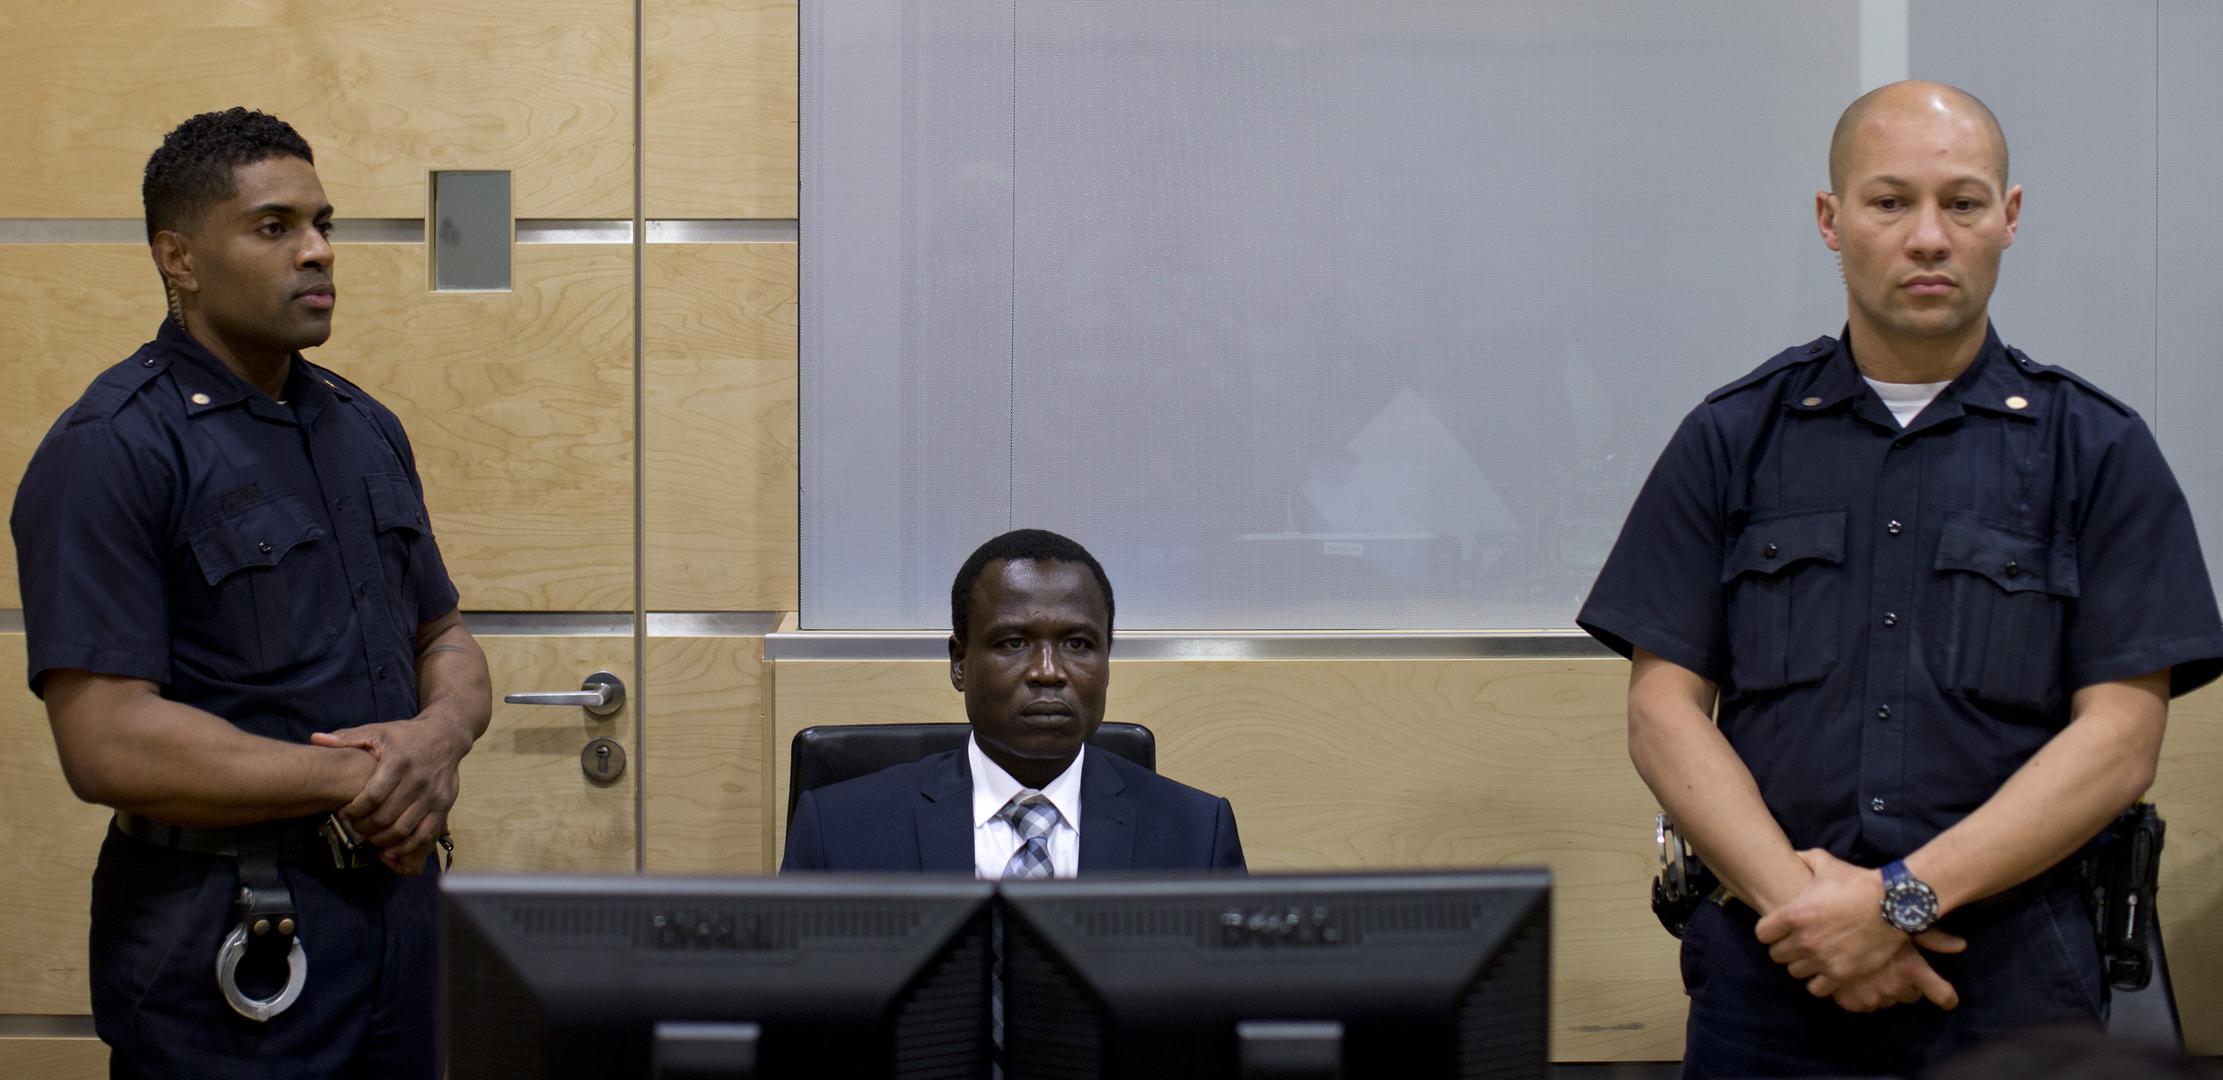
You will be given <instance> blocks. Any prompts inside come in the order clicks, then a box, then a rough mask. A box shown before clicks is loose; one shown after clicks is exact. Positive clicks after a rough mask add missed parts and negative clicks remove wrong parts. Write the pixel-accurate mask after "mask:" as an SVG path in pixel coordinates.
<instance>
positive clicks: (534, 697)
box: [502, 671, 625, 716]
mask: <svg viewBox="0 0 2223 1080" xmlns="http://www.w3.org/2000/svg"><path fill="white" fill-rule="evenodd" d="M502 700H503V701H506V702H509V703H510V704H512V705H570V706H573V707H575V708H581V709H585V710H586V711H587V712H588V713H590V714H592V715H595V716H610V715H613V714H615V713H616V712H617V711H618V710H619V709H622V708H624V707H625V683H624V682H623V681H621V680H619V678H618V677H617V676H615V675H612V674H610V673H609V672H607V671H597V672H595V673H594V674H592V675H589V676H587V677H586V679H585V680H584V681H582V682H580V683H579V688H578V689H577V690H554V691H547V692H533V693H523V694H503V695H502Z"/></svg>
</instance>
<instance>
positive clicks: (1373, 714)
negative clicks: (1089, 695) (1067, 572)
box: [770, 660, 2223, 1061]
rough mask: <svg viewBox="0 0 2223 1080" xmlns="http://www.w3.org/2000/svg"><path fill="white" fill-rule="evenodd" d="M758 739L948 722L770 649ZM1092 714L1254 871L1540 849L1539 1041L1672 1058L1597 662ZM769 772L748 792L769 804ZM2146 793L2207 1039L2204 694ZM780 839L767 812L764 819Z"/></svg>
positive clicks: (1294, 676) (1302, 675)
mask: <svg viewBox="0 0 2223 1080" xmlns="http://www.w3.org/2000/svg"><path fill="white" fill-rule="evenodd" d="M772 667H773V669H774V676H775V680H774V684H773V685H774V708H775V712H774V718H775V723H774V728H773V731H774V736H773V742H772V747H771V752H772V753H774V754H776V755H779V758H780V760H781V761H784V760H785V754H786V746H787V742H788V740H789V739H790V738H791V737H792V736H793V735H794V733H795V732H796V731H798V730H800V729H801V728H803V727H807V726H809V725H811V724H839V723H893V722H905V721H953V720H959V719H962V717H963V703H962V701H961V700H960V699H959V697H958V696H957V694H956V693H955V692H954V691H952V690H951V689H950V688H949V681H948V677H947V667H946V665H944V664H942V663H940V662H932V661H923V662H890V661H883V662H835V661H781V662H778V663H775V664H773V665H772ZM1115 671H1116V676H1117V677H1116V678H1114V679H1113V682H1112V696H1111V702H1110V705H1109V707H1108V710H1107V715H1108V716H1109V717H1110V718H1113V719H1130V720H1136V721H1139V722H1141V723H1145V724H1148V725H1150V726H1151V727H1152V728H1153V729H1155V730H1156V731H1157V733H1158V738H1159V764H1160V766H1161V768H1162V769H1163V771H1164V772H1165V773H1166V774H1167V775H1169V776H1172V777H1174V778H1176V779H1179V780H1182V781H1183V782H1186V783H1191V784H1194V785H1196V786H1198V787H1202V788H1204V789H1206V790H1209V791H1213V792H1217V793H1219V794H1222V795H1225V796H1227V797H1228V798H1229V799H1230V800H1231V801H1233V803H1234V804H1235V811H1236V817H1237V820H1238V821H1239V823H1240V824H1241V826H1242V830H1243V841H1244V845H1243V846H1244V849H1245V850H1246V852H1247V853H1248V854H1249V857H1250V861H1251V865H1252V866H1253V867H1254V868H1257V869H1310V868H1342V867H1394V866H1486V865H1493V864H1500V863H1514V864H1519V863H1526V864H1537V863H1541V864H1544V865H1548V866H1550V867H1551V868H1552V871H1553V873H1554V876H1555V884H1556V886H1557V890H1558V892H1557V898H1556V901H1555V903H1556V906H1555V911H1554V919H1555V932H1556V937H1555V939H1554V948H1555V950H1556V953H1555V956H1554V962H1555V964H1556V968H1557V972H1556V978H1557V985H1556V987H1555V993H1554V1002H1553V1009H1554V1013H1553V1016H1554V1024H1555V1027H1556V1029H1557V1030H1556V1033H1555V1038H1554V1045H1553V1053H1554V1056H1555V1057H1557V1058H1558V1059H1560V1060H1578V1061H1579V1060H1594V1061H1603V1060H1647V1059H1649V1060H1661V1059H1672V1058H1676V1057H1679V1056H1680V1055H1681V1047H1682V1016H1683V996H1682V993H1681V984H1680V981H1679V976H1678V974H1677V969H1676V964H1675V949H1674V942H1673V941H1672V940H1670V939H1669V938H1668V937H1667V936H1666V935H1665V934H1664V933H1662V932H1661V931H1660V929H1659V925H1658V924H1657V923H1656V922H1654V921H1653V919H1652V916H1651V912H1650V911H1649V909H1648V908H1647V906H1646V896H1647V893H1646V879H1647V878H1648V877H1649V876H1650V874H1651V872H1652V868H1653V849H1652V837H1651V828H1650V825H1651V818H1652V815H1653V814H1654V813H1655V812H1656V809H1657V808H1656V804H1655V803H1654V802H1653V800H1652V798H1651V795H1650V793H1649V792H1647V791H1645V790H1644V787H1643V784H1642V782H1641V781H1639V780H1638V779H1637V776H1636V773H1635V770H1634V769H1633V768H1632V767H1631V766H1630V765H1629V762H1628V756H1627V749H1626V741H1625V736H1624V723H1625V721H1624V717H1623V708H1624V700H1625V692H1626V680H1627V673H1628V667H1627V665H1626V664H1624V663H1622V662H1620V661H1616V660H1500V661H1493V660H1469V661H1309V662H1301V661H1285V662H1253V663H1203V662H1197V663H1172V662H1122V663H1119V664H1117V665H1116V666H1115ZM786 788H787V778H786V775H785V771H784V768H783V769H781V770H779V771H778V773H777V775H776V778H775V784H774V790H773V792H772V802H771V803H770V807H771V808H772V812H773V813H774V814H775V815H777V814H779V813H780V812H781V811H783V810H784V808H785V806H786V797H787V795H786ZM2153 797H2154V799H2155V800H2156V801H2157V802H2158V803H2159V804H2160V806H2161V808H2162V813H2163V815H2164V816H2165V817H2167V818H2168V820H2169V835H2168V843H2167V846H2166V848H2165V852H2164V857H2163V866H2162V892H2161V899H2160V901H2159V905H2158V906H2159V908H2160V911H2161V916H2162V921H2163V924H2164V932H2165V934H2166V938H2167V941H2168V945H2169V956H2170V961H2171V966H2172V970H2173V972H2174V974H2175V979H2176V990H2177V994H2178V998H2179V1007H2180V1011H2181V1013H2182V1015H2183V1018H2184V1024H2185V1034H2186V1037H2187V1039H2188V1040H2189V1042H2190V1044H2191V1047H2192V1049H2193V1050H2194V1051H2195V1052H2198V1053H2203V1054H2217V1053H2223V687H2211V688H2209V689H2207V690H2203V691H2201V692H2199V693H2197V694H2195V695H2193V696H2191V697H2190V698H2187V699H2185V700H2183V701H2180V702H2179V703H2178V704H2177V706H2176V707H2175V708H2174V709H2173V710H2172V714H2171V719H2170V729H2169V736H2168V740H2167V743H2166V745H2165V746H2164V749H2163V759H2162V768H2161V775H2160V778H2159V780H2158V781H2157V782H2156V784H2155V786H2154V793H2153ZM779 827H780V829H781V832H782V834H783V835H784V828H785V823H784V821H782V822H780V823H779Z"/></svg>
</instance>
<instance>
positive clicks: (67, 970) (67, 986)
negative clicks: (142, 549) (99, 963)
mask: <svg viewBox="0 0 2223 1080" xmlns="http://www.w3.org/2000/svg"><path fill="white" fill-rule="evenodd" d="M24 664H25V657H24V651H23V635H22V634H0V739H5V740H6V741H7V745H8V747H9V752H8V753H6V754H0V823H5V825H6V828H7V834H8V839H7V842H6V843H4V844H0V911H6V912H7V913H8V917H7V918H5V919H0V1013H48V1014H64V1013H87V1012H91V1011H92V1007H93V1003H92V996H91V991H90V990H89V989H88V987H87V985H86V981H85V935H86V933H87V931H88V930H89V929H90V927H91V925H92V913H91V905H92V902H93V861H94V859H95V858H96V857H97V856H98V855H99V854H100V839H101V837H102V836H104V835H106V833H107V830H108V810H107V809H106V808H105V807H99V806H93V805H91V804H89V803H83V802H79V801H78V800H77V796H75V795H72V794H70V790H69V784H68V783H66V782H65V781H63V779H62V764H61V759H60V757H59V755H57V754H56V753H55V750H54V736H53V733H52V732H51V731H50V730H49V729H48V727H47V723H46V706H45V705H43V704H41V703H40V702H39V700H38V699H37V698H35V697H32V696H31V691H30V689H29V688H28V687H26V686H25V685H24V681H23V675H24ZM26 1045H27V1044H26ZM66 1050H67V1048H61V1049H57V1048H55V1047H46V1048H45V1049H44V1050H41V1051H39V1052H41V1053H44V1052H50V1051H51V1052H56V1053H63V1052H66ZM29 1052H31V1051H30V1050H26V1049H24V1047H21V1046H19V1047H17V1048H16V1049H15V1050H14V1051H9V1052H8V1053H29ZM7 1060H9V1058H8V1056H7V1053H0V1063H5V1062H6V1061H7ZM103 1060H105V1059H103ZM33 1075H43V1074H39V1073H28V1072H22V1073H19V1072H9V1071H7V1070H6V1069H5V1068H0V1076H33Z"/></svg>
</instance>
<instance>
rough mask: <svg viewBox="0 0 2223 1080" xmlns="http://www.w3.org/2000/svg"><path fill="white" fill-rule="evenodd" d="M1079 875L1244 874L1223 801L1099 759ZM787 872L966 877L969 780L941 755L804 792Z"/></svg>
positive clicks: (1093, 754)
mask: <svg viewBox="0 0 2223 1080" xmlns="http://www.w3.org/2000/svg"><path fill="white" fill-rule="evenodd" d="M1080 831H1081V852H1080V856H1081V857H1080V870H1081V872H1082V873H1103V872H1105V871H1118V870H1235V871H1240V870H1242V869H1243V843H1242V840H1241V839H1240V838H1238V837H1237V836H1236V835H1235V810H1234V808H1233V807H1231V806H1229V805H1228V804H1227V800H1226V799H1223V798H1220V797H1219V796H1217V795H1208V794H1205V793H1204V792H1201V791H1198V790H1197V789H1195V788H1192V787H1188V786H1186V785H1184V784H1177V783H1175V782H1173V781H1171V780H1168V779H1166V778H1165V777H1162V776H1159V775H1158V774H1157V773H1154V772H1151V771H1150V770H1148V769H1145V768H1143V767H1142V766H1140V765H1136V764H1135V763H1133V762H1131V761H1128V760H1126V759H1124V758H1121V757H1120V756H1118V755H1117V754H1111V753H1107V752H1105V751H1102V750H1090V751H1089V752H1088V754H1087V755H1085V756H1084V757H1083V758H1082V759H1081V824H1080ZM789 870H858V871H895V870H915V871H925V872H928V873H953V874H964V875H967V876H971V875H972V874H973V873H974V867H973V775H972V770H971V769H970V768H968V767H967V765H966V762H965V751H964V750H963V749H962V748H960V749H957V750H950V751H945V752H943V753H939V754H935V755H933V756H931V757H927V758H922V759H920V760H918V761H915V762H912V763H911V764H909V765H897V766H895V767H893V768H888V769H882V770H880V771H879V772H876V773H873V774H872V775H871V776H860V777H858V778H857V779H854V780H844V781H842V782H841V783H838V784H828V785H826V786H825V787H822V788H818V789H817V790H814V791H806V792H804V793H803V797H802V799H801V800H800V801H798V802H797V803H796V804H795V819H794V820H793V821H790V822H788V825H787V857H786V858H784V859H782V860H781V861H780V871H781V872H782V873H785V872H787V871H789Z"/></svg>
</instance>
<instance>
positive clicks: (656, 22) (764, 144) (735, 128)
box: [642, 0, 798, 219]
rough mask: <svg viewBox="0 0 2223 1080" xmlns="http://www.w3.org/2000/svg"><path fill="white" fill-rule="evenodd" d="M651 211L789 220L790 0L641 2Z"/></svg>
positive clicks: (793, 35) (793, 72) (793, 92)
mask: <svg viewBox="0 0 2223 1080" xmlns="http://www.w3.org/2000/svg"><path fill="white" fill-rule="evenodd" d="M646 4H647V9H646V35H645V41H646V45H645V46H644V48H643V56H642V68H643V71H642V75H643V82H644V83H645V88H644V89H645V95H644V96H645V97H646V99H647V101H646V103H645V104H646V115H645V126H646V128H647V130H646V131H645V132H644V141H645V143H646V145H647V153H648V160H647V175H648V183H647V190H646V191H645V192H644V196H645V197H644V205H645V206H646V207H647V216H649V217H652V218H783V219H784V218H792V217H794V216H796V211H795V174H796V165H795V160H796V112H795V107H796V97H797V69H796V48H797V26H798V23H797V7H796V3H795V0H646Z"/></svg>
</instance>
